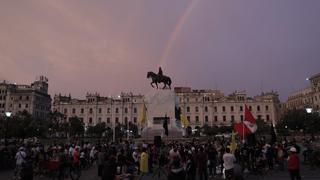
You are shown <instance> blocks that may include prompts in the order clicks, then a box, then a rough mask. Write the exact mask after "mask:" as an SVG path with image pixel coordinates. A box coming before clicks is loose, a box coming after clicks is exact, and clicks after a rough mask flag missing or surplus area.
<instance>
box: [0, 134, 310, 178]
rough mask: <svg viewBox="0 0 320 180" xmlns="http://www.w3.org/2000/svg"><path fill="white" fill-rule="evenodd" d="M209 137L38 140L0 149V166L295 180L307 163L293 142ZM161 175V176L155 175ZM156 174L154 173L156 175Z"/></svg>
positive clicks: (22, 172) (69, 173)
mask: <svg viewBox="0 0 320 180" xmlns="http://www.w3.org/2000/svg"><path fill="white" fill-rule="evenodd" d="M237 144H238V145H237V147H236V148H233V147H232V146H230V140H226V139H224V138H214V139H206V140H203V141H201V140H197V139H192V140H190V139H189V140H185V141H184V142H181V141H179V142H178V141H170V142H165V143H164V142H163V143H162V144H160V145H159V144H153V143H147V142H145V141H143V142H129V141H123V142H119V143H114V142H107V141H96V142H84V141H72V142H70V143H52V144H50V145H44V144H42V143H40V142H39V141H29V142H14V143H10V144H9V145H7V146H5V145H4V144H2V145H1V148H0V156H1V158H0V159H1V162H0V167H1V168H4V167H13V165H10V164H13V163H12V160H14V161H15V170H14V175H13V176H14V177H18V178H19V179H33V177H34V176H45V175H49V176H55V177H57V178H58V179H59V180H63V179H67V178H71V179H78V178H79V177H80V176H81V171H82V170H84V169H88V168H92V166H94V167H95V168H96V169H97V175H98V176H99V178H100V179H101V180H110V179H134V178H140V179H147V178H148V177H150V176H151V177H157V176H164V177H165V178H167V179H169V180H173V179H174V180H195V179H199V180H202V179H205V180H207V179H208V178H209V177H211V178H215V177H221V176H224V178H226V179H243V178H244V177H243V174H244V173H249V172H252V173H253V172H254V173H256V174H258V175H264V173H266V172H267V171H268V170H272V169H278V170H280V171H281V170H285V167H287V168H288V170H289V172H290V173H289V174H290V177H291V179H292V180H293V179H295V178H296V179H300V173H299V169H300V167H299V164H300V161H299V157H298V156H297V154H299V153H302V154H303V156H304V161H308V158H309V155H310V153H311V152H312V146H311V145H310V144H311V142H310V141H307V140H305V141H304V143H303V146H302V148H301V147H300V146H298V145H297V143H296V142H295V140H294V139H293V140H292V141H287V140H285V139H284V140H283V141H282V142H280V143H272V144H270V143H268V142H266V141H265V139H264V138H261V139H260V140H259V141H257V142H256V143H255V144H247V143H241V142H239V143H237ZM160 171H161V172H160ZM159 172H160V173H159Z"/></svg>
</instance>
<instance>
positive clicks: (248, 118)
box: [234, 105, 258, 137]
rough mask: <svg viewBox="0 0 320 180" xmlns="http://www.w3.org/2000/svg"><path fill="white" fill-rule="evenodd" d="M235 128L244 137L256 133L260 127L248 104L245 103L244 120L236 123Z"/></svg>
mask: <svg viewBox="0 0 320 180" xmlns="http://www.w3.org/2000/svg"><path fill="white" fill-rule="evenodd" d="M234 129H235V130H236V131H237V132H238V134H239V135H240V136H242V137H246V136H248V135H249V134H252V133H255V132H256V131H257V129H258V127H257V123H256V120H255V119H254V117H253V115H252V113H251V112H250V110H249V108H248V107H247V105H245V109H244V121H243V122H239V123H236V124H235V126H234Z"/></svg>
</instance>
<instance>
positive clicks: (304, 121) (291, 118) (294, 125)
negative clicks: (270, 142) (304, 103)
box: [276, 109, 320, 135]
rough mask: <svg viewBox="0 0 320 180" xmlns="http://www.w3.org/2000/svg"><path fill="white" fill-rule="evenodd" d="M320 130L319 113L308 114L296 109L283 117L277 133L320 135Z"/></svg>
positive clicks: (277, 126) (278, 124)
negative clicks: (319, 133)
mask: <svg viewBox="0 0 320 180" xmlns="http://www.w3.org/2000/svg"><path fill="white" fill-rule="evenodd" d="M319 128H320V116H319V113H318V112H313V113H310V114H308V113H307V112H306V111H305V110H304V109H294V110H290V111H288V112H287V113H286V114H284V115H283V117H282V118H281V120H280V122H278V123H277V125H276V129H277V132H278V133H279V134H281V135H288V134H289V132H290V131H293V132H298V131H303V132H304V133H310V134H313V133H318V132H319Z"/></svg>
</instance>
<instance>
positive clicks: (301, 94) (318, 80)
mask: <svg viewBox="0 0 320 180" xmlns="http://www.w3.org/2000/svg"><path fill="white" fill-rule="evenodd" d="M308 80H309V82H310V86H309V87H307V88H305V89H302V90H299V91H296V92H293V93H291V94H290V95H289V97H288V99H287V101H286V102H285V103H284V105H283V107H284V112H285V111H288V110H292V109H305V108H312V109H313V110H314V111H318V112H320V73H319V74H315V75H313V76H311V77H310V78H308Z"/></svg>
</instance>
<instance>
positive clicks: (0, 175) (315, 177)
mask: <svg viewBox="0 0 320 180" xmlns="http://www.w3.org/2000/svg"><path fill="white" fill-rule="evenodd" d="M12 175H13V171H0V180H10V179H12ZM301 176H302V180H320V169H315V170H311V169H310V167H309V166H305V165H302V166H301ZM244 177H245V180H259V179H271V180H286V179H287V180H289V179H290V177H289V173H288V171H278V170H272V171H268V172H267V174H266V175H265V176H257V175H253V174H245V175H244ZM49 179H50V178H48V177H38V176H37V177H35V178H34V180H49ZM86 179H88V180H99V177H98V176H97V168H96V167H92V168H91V169H89V170H85V171H82V175H81V178H80V180H86ZM136 179H138V178H136ZM152 179H154V180H157V179H158V177H157V175H156V176H155V177H153V174H149V175H147V176H144V177H143V178H142V180H152ZM166 179H167V178H165V177H164V176H162V175H161V177H160V180H166ZM221 179H222V178H221V177H220V176H215V177H210V178H209V180H221Z"/></svg>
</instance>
